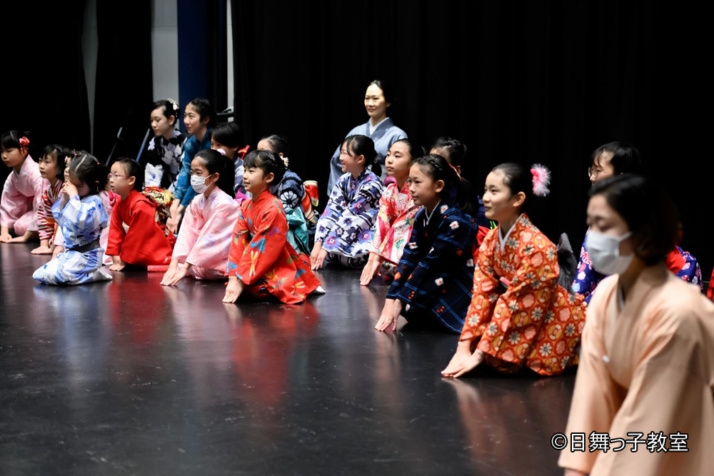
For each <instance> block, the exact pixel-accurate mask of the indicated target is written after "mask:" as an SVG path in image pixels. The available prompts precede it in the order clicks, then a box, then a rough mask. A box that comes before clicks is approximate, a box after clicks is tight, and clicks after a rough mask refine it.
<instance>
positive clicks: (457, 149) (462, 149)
mask: <svg viewBox="0 0 714 476" xmlns="http://www.w3.org/2000/svg"><path fill="white" fill-rule="evenodd" d="M431 148H432V149H446V150H448V151H449V158H448V159H447V161H448V162H451V165H453V166H454V167H457V166H461V164H462V163H463V161H464V158H465V157H466V152H468V149H467V148H466V145H465V144H464V143H463V142H461V141H460V140H457V139H452V138H451V137H446V136H441V137H439V138H438V139H436V142H434V145H432V146H431ZM444 158H445V159H446V157H444Z"/></svg>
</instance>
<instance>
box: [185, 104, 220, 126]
mask: <svg viewBox="0 0 714 476" xmlns="http://www.w3.org/2000/svg"><path fill="white" fill-rule="evenodd" d="M188 104H190V105H191V106H193V107H194V108H195V109H196V112H198V115H199V116H201V120H202V121H203V119H205V118H208V124H207V126H206V127H209V128H211V127H213V126H214V125H215V124H216V110H215V109H213V106H211V102H210V101H209V100H208V99H206V98H194V99H191V100H190V101H189V102H188Z"/></svg>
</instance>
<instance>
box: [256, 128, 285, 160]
mask: <svg viewBox="0 0 714 476" xmlns="http://www.w3.org/2000/svg"><path fill="white" fill-rule="evenodd" d="M260 140H261V141H264V140H265V141H268V144H270V148H271V149H272V150H273V152H275V153H277V154H283V156H284V157H290V142H288V139H287V138H286V137H285V136H281V135H278V134H270V135H269V136H265V137H263V138H262V139H260Z"/></svg>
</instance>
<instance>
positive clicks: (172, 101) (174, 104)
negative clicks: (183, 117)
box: [166, 98, 179, 111]
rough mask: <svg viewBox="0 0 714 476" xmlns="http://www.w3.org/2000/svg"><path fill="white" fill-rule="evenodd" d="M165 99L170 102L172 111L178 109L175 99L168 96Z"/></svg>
mask: <svg viewBox="0 0 714 476" xmlns="http://www.w3.org/2000/svg"><path fill="white" fill-rule="evenodd" d="M166 100H167V101H168V102H170V103H171V106H172V107H173V108H174V111H178V110H179V105H178V102H176V100H175V99H171V98H168V99H166Z"/></svg>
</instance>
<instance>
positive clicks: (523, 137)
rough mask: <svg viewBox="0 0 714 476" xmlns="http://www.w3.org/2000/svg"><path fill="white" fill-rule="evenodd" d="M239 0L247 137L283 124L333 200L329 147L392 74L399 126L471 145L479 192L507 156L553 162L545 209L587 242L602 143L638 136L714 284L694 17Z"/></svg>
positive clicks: (497, 6) (516, 6) (663, 8)
mask: <svg viewBox="0 0 714 476" xmlns="http://www.w3.org/2000/svg"><path fill="white" fill-rule="evenodd" d="M234 3H235V5H234V8H233V25H234V34H235V80H236V83H235V91H236V105H235V106H236V111H237V118H238V119H237V120H238V121H239V122H240V123H241V126H242V127H243V130H244V132H245V134H246V141H248V142H250V143H251V144H253V145H255V144H256V142H257V141H258V139H260V137H261V136H263V135H266V134H269V133H281V134H284V135H286V136H287V137H288V138H289V139H290V141H291V143H292V145H293V154H292V156H291V159H292V160H291V168H294V169H295V170H296V172H298V173H299V174H300V175H301V176H302V177H303V179H318V180H319V182H320V185H321V187H322V188H321V192H322V199H323V202H322V204H323V205H324V199H325V194H326V190H325V189H324V187H325V184H326V182H327V177H328V169H329V165H328V161H329V158H330V157H331V155H332V153H333V151H334V150H335V148H336V147H337V145H338V143H339V142H340V140H341V139H342V138H343V137H344V136H345V135H346V134H347V132H348V131H349V130H350V129H351V128H352V127H354V126H356V125H358V124H361V123H364V122H366V120H367V116H366V113H365V111H364V107H363V97H364V96H363V95H364V91H365V89H366V86H367V84H368V82H369V81H370V80H372V79H375V78H383V79H387V80H390V81H391V82H392V83H393V84H394V86H395V88H396V91H397V100H396V101H395V103H394V104H393V106H392V107H391V108H390V110H389V115H390V116H391V117H392V118H393V119H394V121H395V123H396V124H397V125H398V126H399V127H401V128H402V129H404V130H405V131H406V132H407V134H408V135H409V136H410V137H412V138H416V139H417V140H418V141H419V142H421V143H422V144H424V145H425V146H428V145H429V144H430V143H432V142H433V141H434V139H436V138H437V137H438V136H439V135H442V134H443V135H450V136H452V137H456V138H458V139H460V140H462V141H464V142H465V143H466V144H467V145H468V147H469V156H468V158H467V160H468V163H467V165H466V166H465V175H466V176H467V177H468V178H469V179H471V180H472V181H473V182H474V183H476V184H478V186H479V187H481V184H483V181H484V180H485V177H486V175H487V174H488V171H489V170H490V169H491V168H492V167H493V166H494V165H496V164H498V163H501V162H505V161H518V162H525V163H528V164H532V163H534V162H540V163H543V164H546V165H547V166H548V167H550V168H551V170H552V171H553V185H552V193H551V195H550V196H549V197H548V198H546V199H545V200H543V201H542V202H541V206H539V207H538V209H537V210H536V213H534V215H535V216H533V218H534V221H535V222H536V224H537V225H538V226H539V227H541V229H543V230H544V231H545V232H546V233H547V234H548V235H549V236H550V237H551V238H553V239H555V238H556V237H557V235H558V234H559V233H560V232H562V231H565V232H567V233H568V234H569V235H570V237H571V241H572V242H573V244H574V246H576V247H579V245H580V243H581V242H582V239H583V235H584V232H585V230H586V226H585V210H586V206H587V192H588V189H589V187H590V183H589V181H588V178H587V173H586V169H587V166H588V165H589V164H588V159H589V154H590V152H591V151H592V150H593V149H594V148H596V147H597V146H599V145H601V144H603V143H605V142H609V141H612V140H625V141H629V142H631V143H633V144H635V145H636V146H637V147H639V148H640V150H641V152H642V154H643V156H644V158H645V160H646V161H647V162H648V164H649V170H650V172H651V174H652V175H654V176H655V177H656V178H657V179H659V180H660V181H662V182H664V183H666V184H667V185H668V187H669V190H670V191H671V193H672V195H673V196H674V198H675V200H676V201H677V204H678V206H679V208H680V210H681V214H682V221H683V223H684V228H685V233H684V242H683V243H682V246H683V247H684V248H685V249H689V250H690V251H691V252H692V253H693V254H695V255H696V256H697V257H699V258H700V260H701V261H702V262H703V267H704V271H705V274H707V276H706V278H707V279H708V275H709V274H710V273H711V269H712V264H713V262H714V255H713V254H712V251H711V248H710V246H709V245H710V240H709V239H708V236H707V233H710V230H711V226H710V225H708V224H707V221H706V218H705V217H704V216H703V215H701V214H700V213H701V210H702V208H701V207H698V205H700V204H703V203H706V201H707V200H708V199H709V197H708V194H707V192H706V190H707V189H708V184H709V182H710V180H711V178H710V177H711V175H709V174H708V173H705V172H704V170H702V169H700V167H702V166H704V165H705V162H704V161H703V160H702V159H701V157H702V153H703V152H704V151H707V150H708V148H707V147H706V146H705V144H706V137H707V136H708V131H707V130H706V129H707V128H706V126H704V125H703V123H702V122H700V120H699V119H697V118H696V117H695V115H693V114H692V113H691V112H690V111H692V109H693V107H692V106H693V105H694V104H696V105H697V107H698V108H701V109H702V112H703V113H704V111H706V114H708V110H709V108H708V107H707V108H704V107H703V106H704V104H707V105H709V106H711V102H712V101H711V93H709V89H708V84H711V81H710V80H711V73H708V72H706V71H707V69H706V68H705V66H704V63H703V62H702V59H703V58H704V57H708V56H709V53H708V51H707V50H706V48H705V45H706V44H709V43H710V42H709V40H706V41H705V38H704V33H703V32H704V31H705V29H703V28H701V29H700V28H698V27H697V26H698V25H703V21H702V20H697V16H696V15H694V14H692V12H688V11H681V10H679V11H673V10H672V8H670V7H669V6H668V5H666V4H663V3H657V2H647V1H639V2H547V1H543V2H505V1H504V2H474V1H441V2H429V1H413V0H399V1H393V2H385V1H362V2H333V1H327V0H325V1H310V2H289V3H288V2H281V1H276V0H259V1H258V0H256V1H249V0H245V1H241V2H234ZM699 53H701V55H700V54H699ZM697 57H698V60H697V61H695V62H692V61H689V58H697ZM684 78H686V80H685V79H684ZM706 78H708V80H707V79H706ZM705 84H706V85H707V87H706V88H705V87H704V85H705ZM683 101H684V102H683ZM710 122H711V121H708V123H710ZM706 162H707V163H708V162H709V160H707V161H706ZM693 167H694V170H693V169H692V168H693ZM699 170H701V171H702V173H701V174H699V173H697V172H698V171H699ZM692 172H694V173H692ZM697 210H699V211H697Z"/></svg>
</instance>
